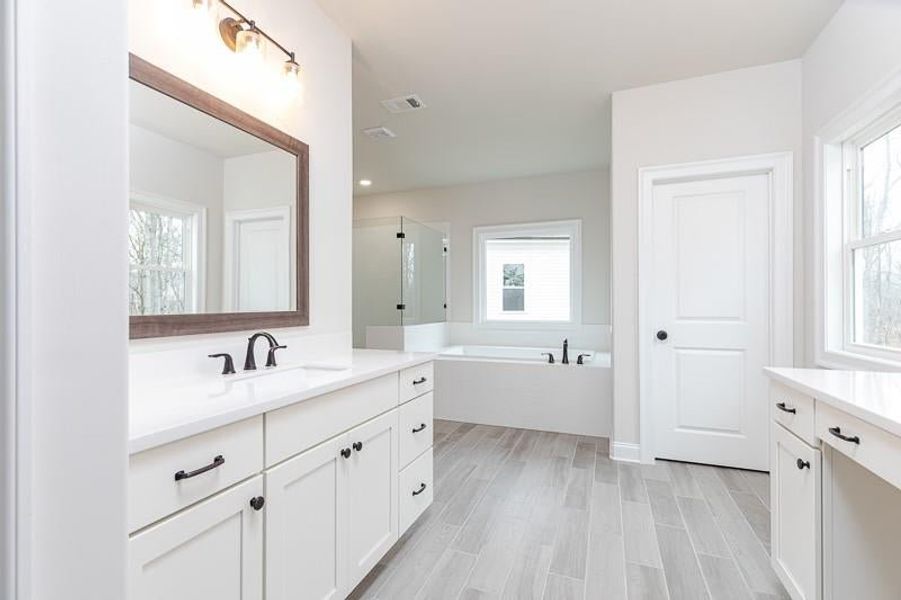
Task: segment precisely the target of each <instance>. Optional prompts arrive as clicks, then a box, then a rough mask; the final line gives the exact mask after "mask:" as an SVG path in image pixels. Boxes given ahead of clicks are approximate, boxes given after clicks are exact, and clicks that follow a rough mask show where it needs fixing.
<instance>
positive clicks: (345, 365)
mask: <svg viewBox="0 0 901 600" xmlns="http://www.w3.org/2000/svg"><path fill="white" fill-rule="evenodd" d="M433 358H434V355H432V354H424V353H409V352H393V351H385V350H354V351H353V353H352V355H351V356H350V358H349V359H345V360H343V361H332V362H327V361H323V363H321V364H318V363H305V364H297V365H290V364H287V365H279V366H278V367H275V368H273V369H271V370H269V369H260V370H259V371H256V372H253V373H252V374H243V373H240V372H239V373H238V374H237V375H217V374H211V375H209V376H204V377H197V378H194V379H186V380H180V381H171V382H162V383H159V384H153V385H142V386H140V387H136V388H133V389H131V391H130V395H129V411H130V412H129V453H130V454H135V453H138V452H141V451H143V450H149V449H150V448H155V447H157V446H161V445H163V444H167V443H169V442H174V441H176V440H180V439H183V438H186V437H189V436H192V435H196V434H198V433H203V432H204V431H209V430H211V429H215V428H216V427H221V426H223V425H228V424H229V423H235V422H237V421H241V420H243V419H248V418H250V417H254V416H256V415H260V414H263V413H265V412H268V411H271V410H275V409H278V408H282V407H284V406H288V405H290V404H295V403H297V402H302V401H304V400H308V399H310V398H314V397H316V396H321V395H322V394H327V393H329V392H333V391H335V390H339V389H341V388H345V387H348V386H351V385H354V384H357V383H362V382H364V381H368V380H370V379H375V378H376V377H380V376H382V375H387V374H389V373H392V372H395V371H399V370H401V369H405V368H407V367H413V366H416V365H419V364H422V363H426V362H429V361H430V360H432V359H433ZM303 367H310V368H306V369H305V368H303ZM317 367H322V368H317Z"/></svg>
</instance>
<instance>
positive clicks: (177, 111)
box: [128, 80, 279, 158]
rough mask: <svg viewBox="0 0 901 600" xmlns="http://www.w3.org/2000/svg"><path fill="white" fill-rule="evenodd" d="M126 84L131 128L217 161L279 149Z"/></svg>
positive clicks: (131, 82) (132, 83)
mask: <svg viewBox="0 0 901 600" xmlns="http://www.w3.org/2000/svg"><path fill="white" fill-rule="evenodd" d="M128 84H129V87H128V93H129V109H128V110H129V114H128V119H129V122H131V123H132V124H133V125H137V126H138V127H142V128H144V129H148V130H150V131H154V132H156V133H158V134H160V135H162V136H164V137H167V138H169V139H171V140H176V141H178V142H182V143H183V144H188V145H190V146H194V147H195V148H200V149H201V150H205V151H206V152H209V153H210V154H212V155H214V156H218V157H219V158H233V157H236V156H244V155H247V154H257V153H259V152H272V151H275V150H279V148H277V147H276V146H273V145H272V144H270V143H269V142H266V141H264V140H261V139H260V138H258V137H256V136H254V135H251V134H249V133H247V132H246V131H243V130H241V129H238V128H237V127H234V126H232V125H230V124H228V123H226V122H224V121H220V120H219V119H217V118H215V117H211V116H210V115H208V114H206V113H205V112H201V111H199V110H197V109H196V108H194V107H192V106H189V105H187V104H184V103H182V102H179V101H178V100H175V99H173V98H170V97H169V96H167V95H165V94H162V93H160V92H158V91H156V90H154V89H152V88H149V87H147V86H146V85H143V84H141V83H138V82H137V81H134V80H129V82H128Z"/></svg>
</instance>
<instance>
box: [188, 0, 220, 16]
mask: <svg viewBox="0 0 901 600" xmlns="http://www.w3.org/2000/svg"><path fill="white" fill-rule="evenodd" d="M191 3H192V5H193V7H194V10H196V11H197V12H199V13H209V12H212V10H213V6H214V4H215V3H216V0H191Z"/></svg>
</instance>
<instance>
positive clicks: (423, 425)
mask: <svg viewBox="0 0 901 600" xmlns="http://www.w3.org/2000/svg"><path fill="white" fill-rule="evenodd" d="M423 429H425V423H422V424H421V425H420V426H419V427H414V428H413V433H419V432H420V431H422V430H423Z"/></svg>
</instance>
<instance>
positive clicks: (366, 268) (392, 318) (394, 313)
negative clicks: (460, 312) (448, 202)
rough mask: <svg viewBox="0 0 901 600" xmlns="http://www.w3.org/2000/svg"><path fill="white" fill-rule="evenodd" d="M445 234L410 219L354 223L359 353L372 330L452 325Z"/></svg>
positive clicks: (355, 326)
mask: <svg viewBox="0 0 901 600" xmlns="http://www.w3.org/2000/svg"><path fill="white" fill-rule="evenodd" d="M445 242H446V239H445V234H444V233H442V232H441V231H438V230H436V229H433V228H431V227H427V226H425V225H423V224H422V223H417V222H416V221H413V220H412V219H408V218H407V217H388V218H382V219H364V220H359V221H354V228H353V336H354V347H355V348H365V347H366V328H367V327H369V326H391V325H395V326H400V325H419V324H424V323H442V322H444V321H445V319H446V311H447V299H446V289H445V286H446V276H445V272H446V271H445V269H446V264H445V263H446V260H447V258H446V257H447V248H446V245H445Z"/></svg>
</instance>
